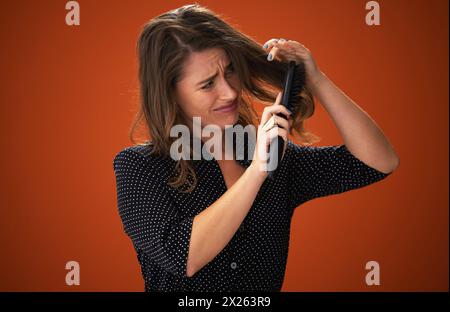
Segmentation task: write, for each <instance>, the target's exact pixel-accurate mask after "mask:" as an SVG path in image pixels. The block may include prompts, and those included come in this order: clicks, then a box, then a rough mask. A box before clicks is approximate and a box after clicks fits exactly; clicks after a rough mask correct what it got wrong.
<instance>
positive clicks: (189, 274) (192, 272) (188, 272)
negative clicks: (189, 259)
mask: <svg viewBox="0 0 450 312" xmlns="http://www.w3.org/2000/svg"><path fill="white" fill-rule="evenodd" d="M196 272H197V270H195V269H194V268H193V267H192V265H189V263H188V265H187V266H186V276H187V277H189V278H191V277H192V276H194V275H195V273H196Z"/></svg>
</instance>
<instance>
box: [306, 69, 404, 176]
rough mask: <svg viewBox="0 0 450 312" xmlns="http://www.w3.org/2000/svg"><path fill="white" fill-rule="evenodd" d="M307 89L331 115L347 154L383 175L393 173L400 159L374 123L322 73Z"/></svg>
mask: <svg viewBox="0 0 450 312" xmlns="http://www.w3.org/2000/svg"><path fill="white" fill-rule="evenodd" d="M312 81H313V83H312V84H311V85H310V86H309V88H310V90H311V91H312V93H313V95H314V96H315V97H316V98H317V99H318V100H319V102H320V103H321V104H322V106H323V107H324V108H325V110H326V111H327V112H328V114H329V115H330V117H331V119H332V120H333V122H334V123H335V125H336V127H337V128H338V130H339V132H340V134H341V136H342V138H343V140H344V144H345V145H346V146H347V148H348V149H349V151H350V152H351V153H352V154H353V155H354V156H355V157H357V158H358V159H360V160H361V161H363V162H364V163H366V164H367V165H369V166H371V167H373V168H375V169H377V170H379V171H381V172H384V173H389V172H391V171H393V170H394V169H395V168H396V167H397V166H398V163H399V158H398V156H397V154H396V153H395V151H394V149H393V147H392V146H391V144H390V143H389V141H388V139H387V138H386V137H385V136H384V134H383V132H382V130H381V129H380V128H379V127H378V125H377V124H376V123H375V121H374V120H373V119H372V118H371V117H370V116H369V115H368V114H367V113H366V112H365V111H364V110H362V109H361V108H360V107H359V106H358V105H357V104H356V103H354V102H353V101H352V100H351V99H350V98H349V97H348V96H347V95H346V94H345V93H344V92H342V91H341V90H340V89H339V88H338V87H337V86H336V85H335V84H334V83H333V82H332V81H331V80H330V79H329V78H328V77H327V76H326V75H325V74H324V73H322V72H319V73H318V74H317V75H316V76H315V77H314V79H312Z"/></svg>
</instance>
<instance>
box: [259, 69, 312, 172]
mask: <svg viewBox="0 0 450 312" xmlns="http://www.w3.org/2000/svg"><path fill="white" fill-rule="evenodd" d="M305 78H306V75H305V68H304V64H303V63H302V62H301V63H300V64H296V63H295V61H290V62H289V63H288V65H287V71H286V74H285V77H284V84H283V94H282V99H281V104H282V105H284V106H285V107H286V108H287V109H288V110H289V111H290V112H291V113H292V116H295V114H296V108H297V106H298V104H299V103H300V99H301V97H300V92H301V90H302V89H303V87H304V86H305ZM276 115H277V116H280V117H282V118H285V119H286V116H285V115H284V114H282V113H277V114H276ZM284 144H287V142H285V141H284V139H283V138H282V137H281V136H277V137H276V138H274V139H273V140H272V141H271V142H270V146H269V159H268V163H267V164H268V168H271V169H272V170H270V171H269V173H268V176H269V177H270V178H273V177H274V175H275V172H276V169H277V168H278V165H279V164H280V161H281V160H282V156H283V150H284ZM273 147H275V148H273ZM273 162H274V163H275V164H274V165H272V164H273ZM272 167H273V168H272Z"/></svg>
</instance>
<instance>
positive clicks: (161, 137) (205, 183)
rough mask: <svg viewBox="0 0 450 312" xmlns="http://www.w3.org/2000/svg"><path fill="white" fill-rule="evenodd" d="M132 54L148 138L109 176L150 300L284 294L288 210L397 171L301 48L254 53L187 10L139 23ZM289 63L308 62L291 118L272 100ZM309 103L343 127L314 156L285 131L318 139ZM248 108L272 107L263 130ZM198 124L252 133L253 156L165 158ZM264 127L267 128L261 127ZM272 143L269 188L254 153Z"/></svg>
mask: <svg viewBox="0 0 450 312" xmlns="http://www.w3.org/2000/svg"><path fill="white" fill-rule="evenodd" d="M137 49H138V56H139V78H140V87H141V111H140V115H139V116H138V117H139V118H138V119H137V121H136V123H137V122H139V121H140V120H141V119H142V118H143V120H144V121H145V125H146V126H147V128H148V134H149V136H150V137H151V139H152V140H151V142H147V143H146V144H138V145H135V146H131V147H127V148H125V149H124V150H122V151H120V152H119V153H118V154H117V155H116V157H115V159H114V170H115V174H116V183H117V198H118V208H119V213H120V217H121V220H122V222H123V226H124V230H125V232H126V233H127V235H128V236H129V237H130V238H131V240H132V242H133V246H134V248H135V250H136V253H137V256H138V260H139V263H140V265H141V269H142V274H143V278H144V281H145V290H146V291H183V290H186V291H279V290H280V289H281V287H282V283H283V279H284V273H285V266H286V259H287V253H288V245H289V232H290V222H291V217H292V214H293V212H294V209H295V208H296V207H298V206H299V205H300V204H302V203H304V202H306V201H308V200H311V199H313V198H317V197H322V196H327V195H331V194H338V193H342V192H345V191H349V190H352V189H356V188H360V187H363V186H366V185H369V184H371V183H374V182H376V181H379V180H381V179H384V178H385V177H387V176H388V175H389V174H390V173H391V172H392V171H393V170H394V169H395V168H396V167H397V166H398V163H399V159H398V157H397V155H396V153H395V152H394V150H393V148H392V147H391V145H390V144H389V142H388V140H387V139H386V138H385V136H384V135H383V134H382V131H381V130H380V129H379V128H378V127H377V125H376V124H375V122H374V121H373V120H372V119H371V118H370V117H369V116H368V115H367V114H366V113H365V112H364V111H363V110H361V108H359V107H358V106H357V105H356V104H355V103H353V102H352V101H351V100H350V99H349V98H348V97H346V96H345V95H344V94H343V93H342V92H341V91H340V90H339V89H338V88H337V87H336V86H335V85H334V84H333V83H332V82H331V81H330V80H329V79H328V78H327V77H326V76H325V74H324V73H322V72H321V71H320V70H319V68H318V67H317V66H316V63H315V61H314V60H313V57H312V56H311V53H310V52H309V51H308V49H306V48H305V47H304V46H303V45H301V44H300V43H298V42H296V41H291V40H284V39H280V40H278V39H272V40H269V41H268V42H266V43H265V44H264V45H263V46H262V47H261V45H259V44H257V43H256V42H255V41H254V40H252V39H251V38H249V37H248V36H245V35H244V34H242V33H240V32H239V31H237V30H236V29H234V28H233V27H231V26H229V25H228V24H227V23H226V22H225V21H224V20H222V19H221V18H220V17H219V16H217V15H216V14H214V13H213V12H212V11H210V10H208V9H206V8H204V7H201V6H199V5H188V6H183V7H181V8H178V9H176V10H173V11H170V12H167V13H164V14H162V15H160V16H158V17H156V18H154V19H153V20H151V21H150V22H149V23H148V24H147V25H145V27H144V29H143V31H142V33H141V35H140V38H139V40H138V45H137ZM291 60H295V61H296V62H297V63H298V64H300V63H301V64H304V68H305V72H306V84H305V88H304V89H303V91H302V93H301V94H300V95H301V102H300V103H299V105H298V108H297V109H296V111H295V112H289V111H288V110H287V109H286V108H285V107H284V106H283V105H281V103H280V99H281V97H280V95H281V93H279V92H278V94H277V93H274V92H271V91H268V89H271V88H275V89H276V90H278V91H279V90H281V88H282V85H283V78H284V74H285V70H286V63H287V62H288V61H291ZM275 94H277V96H275ZM313 96H316V97H317V98H318V99H319V100H320V103H322V104H323V105H324V107H325V109H326V110H327V112H328V113H329V114H330V116H331V118H332V120H333V121H334V123H335V124H336V126H337V127H338V129H339V131H340V133H341V135H342V137H343V139H344V142H345V143H344V144H343V145H337V146H325V147H311V146H300V145H297V144H294V143H292V142H291V141H289V140H288V134H290V133H291V129H292V130H295V131H296V132H297V134H298V135H299V136H300V138H301V139H302V140H303V141H304V142H305V143H306V144H311V142H312V141H313V140H314V138H315V137H314V135H312V134H310V133H308V132H306V131H305V130H304V129H303V122H304V120H305V119H307V118H309V117H310V116H312V114H313V112H314V101H313ZM250 98H257V99H259V100H261V101H263V102H273V101H274V103H273V105H270V106H267V107H265V109H264V112H263V114H262V118H261V120H260V121H259V125H258V124H257V122H255V119H257V116H256V114H255V111H254V110H253V108H252V107H251V106H250V104H249V102H250V101H249V99H250ZM196 116H197V117H201V127H205V126H207V125H216V126H218V127H220V129H221V130H222V131H224V130H225V129H226V126H227V125H242V126H247V125H255V126H256V125H258V127H257V141H256V147H255V149H254V153H253V157H252V158H249V157H248V156H249V155H252V153H247V155H246V157H245V158H244V159H237V158H236V159H231V160H229V159H223V157H214V158H213V159H212V160H205V159H203V158H202V159H200V160H192V159H179V160H175V159H173V157H170V155H171V152H170V151H171V146H172V144H173V143H174V142H175V140H176V138H174V137H172V136H171V129H172V127H173V126H175V125H180V124H182V125H186V126H187V127H189V129H191V130H192V129H193V126H194V123H193V117H196ZM283 117H284V118H283ZM271 118H272V119H273V121H275V122H274V123H273V125H274V126H273V127H272V128H270V127H263V125H267V122H268V120H270V119H271ZM133 130H134V127H133V129H132V133H131V138H132V140H133V136H132V134H133ZM276 135H280V136H281V137H283V139H284V141H285V146H284V152H283V157H282V159H281V161H280V163H279V165H278V168H277V171H276V172H277V173H276V175H275V177H274V178H273V179H272V178H271V179H268V178H267V172H266V171H265V170H261V168H262V166H264V164H267V159H265V158H264V157H261V156H260V155H261V154H259V153H258V152H257V151H258V150H261V147H263V148H268V144H269V142H270V139H271V138H273V137H274V136H276ZM193 137H194V136H193ZM197 138H199V136H197ZM267 138H269V139H267ZM200 139H201V141H202V144H204V143H205V138H204V137H200ZM246 142H247V141H246ZM191 143H192V141H191ZM246 146H247V145H246ZM190 155H193V152H192V150H191V151H190ZM215 155H216V156H217V155H218V156H221V155H225V152H223V153H222V154H215ZM233 156H236V153H233Z"/></svg>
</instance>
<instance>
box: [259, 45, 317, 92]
mask: <svg viewBox="0 0 450 312" xmlns="http://www.w3.org/2000/svg"><path fill="white" fill-rule="evenodd" d="M263 49H264V50H265V51H269V53H268V56H267V60H268V61H272V60H274V59H277V60H279V61H281V62H286V63H288V62H289V61H295V62H296V63H297V64H299V63H300V62H303V63H304V64H305V71H306V85H307V86H308V87H309V89H310V90H312V87H313V86H314V85H315V84H316V82H317V81H318V80H319V79H320V78H321V77H322V72H321V71H320V69H319V68H318V66H317V64H316V61H315V60H314V58H313V56H312V54H311V52H310V51H309V50H308V49H307V48H306V47H305V46H304V45H303V44H301V43H299V42H297V41H294V40H285V39H283V38H281V39H270V40H269V41H267V42H266V43H265V44H264V46H263Z"/></svg>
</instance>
